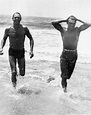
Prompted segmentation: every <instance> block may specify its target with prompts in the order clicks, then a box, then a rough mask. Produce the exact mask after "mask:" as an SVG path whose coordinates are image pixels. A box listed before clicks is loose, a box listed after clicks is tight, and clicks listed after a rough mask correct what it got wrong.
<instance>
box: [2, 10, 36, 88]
mask: <svg viewBox="0 0 91 115" xmlns="http://www.w3.org/2000/svg"><path fill="white" fill-rule="evenodd" d="M21 19H22V17H21V14H20V13H19V12H15V13H14V14H13V16H12V20H13V26H12V27H10V28H6V29H5V33H4V37H3V39H2V40H1V49H0V54H3V53H2V52H3V47H4V46H5V43H6V40H7V38H8V37H9V62H10V67H11V81H12V84H13V86H14V87H16V83H17V78H16V76H17V68H16V63H17V62H18V67H19V74H20V75H21V76H24V75H25V49H24V41H25V36H27V37H28V38H29V40H30V52H29V55H30V58H32V57H33V56H34V54H33V47H34V40H33V38H32V35H31V34H30V32H29V29H28V28H27V27H23V26H22V25H21V24H20V21H21Z"/></svg>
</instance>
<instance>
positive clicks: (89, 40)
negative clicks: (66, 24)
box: [0, 16, 91, 63]
mask: <svg viewBox="0 0 91 115" xmlns="http://www.w3.org/2000/svg"><path fill="white" fill-rule="evenodd" d="M54 20H57V19H54V18H41V17H23V19H22V22H21V23H22V24H23V25H24V26H27V27H28V28H29V30H30V32H31V35H32V36H33V38H34V41H35V45H34V55H35V56H34V58H33V59H35V60H38V59H42V60H50V61H59V59H60V55H61V52H62V39H61V35H60V32H58V31H57V30H56V29H54V28H53V26H52V25H51V22H52V21H54ZM0 25H1V26H0V40H1V39H2V37H3V34H4V30H5V28H7V27H10V26H11V25H12V20H11V17H10V16H0ZM90 36H91V28H88V29H87V30H85V31H83V32H81V34H80V37H79V42H78V63H91V51H90V50H91V37H90ZM8 47H9V42H8V40H7V42H6V45H5V47H4V58H7V59H8ZM25 49H26V58H27V59H29V55H28V51H29V39H28V38H27V37H26V40H25Z"/></svg>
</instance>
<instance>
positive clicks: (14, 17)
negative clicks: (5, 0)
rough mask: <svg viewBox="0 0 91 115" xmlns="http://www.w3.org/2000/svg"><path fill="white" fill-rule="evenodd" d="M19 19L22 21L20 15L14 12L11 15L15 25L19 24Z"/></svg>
mask: <svg viewBox="0 0 91 115" xmlns="http://www.w3.org/2000/svg"><path fill="white" fill-rule="evenodd" d="M21 19H22V17H21V14H20V13H19V12H15V13H14V14H13V16H12V20H13V21H14V22H15V23H16V24H18V23H20V21H21Z"/></svg>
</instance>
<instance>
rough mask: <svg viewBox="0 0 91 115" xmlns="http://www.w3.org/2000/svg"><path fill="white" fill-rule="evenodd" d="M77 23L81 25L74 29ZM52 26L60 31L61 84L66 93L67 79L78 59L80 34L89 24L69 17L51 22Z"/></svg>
mask: <svg viewBox="0 0 91 115" xmlns="http://www.w3.org/2000/svg"><path fill="white" fill-rule="evenodd" d="M77 21H79V22H81V23H83V24H82V25H81V26H80V27H75V25H76V22H77ZM62 22H66V23H67V25H68V27H67V29H66V28H64V27H62V25H61V24H60V23H62ZM52 25H53V26H54V27H55V28H56V29H57V30H58V31H60V33H61V36H62V41H63V51H62V55H61V57H60V68H61V78H62V81H61V84H62V88H63V90H64V92H67V79H70V77H71V75H72V73H73V70H74V68H75V64H76V61H77V57H78V54H77V45H78V40H79V35H80V32H81V31H83V30H86V29H87V28H88V27H89V26H91V24H87V23H85V22H83V21H81V20H79V19H77V18H76V17H74V16H70V17H69V18H68V19H67V20H61V21H56V22H52Z"/></svg>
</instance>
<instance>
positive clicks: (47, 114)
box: [0, 57, 91, 115]
mask: <svg viewBox="0 0 91 115" xmlns="http://www.w3.org/2000/svg"><path fill="white" fill-rule="evenodd" d="M0 65H1V67H0V115H90V114H91V77H90V75H91V64H86V63H84V64H82V63H77V64H76V68H75V71H74V73H73V75H72V77H71V79H70V80H69V81H68V89H67V91H68V92H67V93H64V92H63V91H62V88H61V85H60V81H61V79H60V67H59V62H56V61H47V60H34V59H32V60H27V61H26V75H25V77H24V78H22V77H21V76H18V78H17V79H18V82H17V87H16V89H14V88H13V87H12V84H11V81H10V69H9V64H8V60H5V59H4V58H3V57H1V58H0ZM50 77H51V78H54V79H52V80H51V81H50V82H48V78H50Z"/></svg>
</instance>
